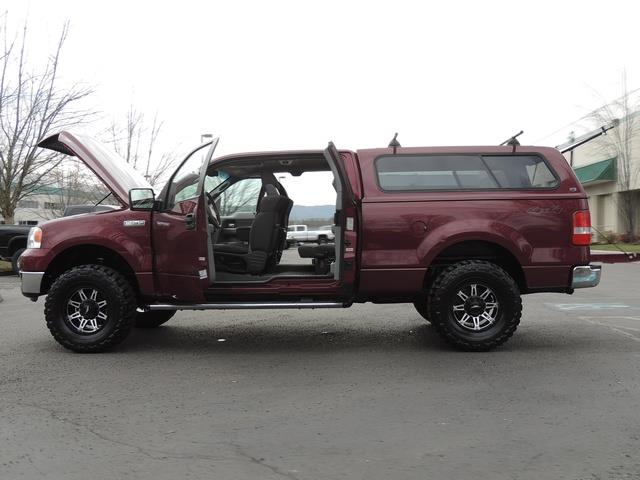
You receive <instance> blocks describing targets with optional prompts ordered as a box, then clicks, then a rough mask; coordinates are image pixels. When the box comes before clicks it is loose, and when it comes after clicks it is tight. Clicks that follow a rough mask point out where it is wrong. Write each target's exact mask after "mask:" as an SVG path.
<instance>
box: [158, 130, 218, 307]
mask: <svg viewBox="0 0 640 480" xmlns="http://www.w3.org/2000/svg"><path fill="white" fill-rule="evenodd" d="M217 144H218V139H217V138H216V139H214V140H212V141H210V142H207V143H205V144H203V145H201V146H200V147H198V148H196V149H195V150H193V151H192V152H191V153H190V154H189V155H187V157H186V158H185V159H184V160H183V161H182V163H181V164H180V166H179V167H178V169H177V170H176V171H175V172H174V174H173V175H172V176H171V178H170V179H169V181H168V182H167V185H166V186H165V188H164V189H163V190H162V192H161V193H160V196H159V200H160V204H161V206H160V211H158V212H154V215H153V248H154V273H155V278H156V281H157V287H158V289H159V290H160V292H161V293H162V295H163V296H164V297H167V298H168V299H169V298H170V299H171V300H173V301H176V302H200V301H203V299H204V296H203V292H204V290H205V289H206V288H207V287H208V286H209V285H210V283H211V282H212V281H213V277H214V276H215V267H214V263H213V253H212V251H211V232H210V228H209V221H208V218H207V199H206V196H205V195H204V179H205V177H206V172H207V167H208V165H209V161H210V160H211V157H212V156H213V152H214V151H215V148H216V146H217ZM207 147H208V148H207Z"/></svg>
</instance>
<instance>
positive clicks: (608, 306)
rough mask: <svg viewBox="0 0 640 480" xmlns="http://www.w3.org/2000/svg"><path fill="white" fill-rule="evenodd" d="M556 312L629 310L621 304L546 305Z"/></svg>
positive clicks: (627, 306)
mask: <svg viewBox="0 0 640 480" xmlns="http://www.w3.org/2000/svg"><path fill="white" fill-rule="evenodd" d="M547 305H550V306H552V307H556V308H557V309H558V310H564V311H574V310H607V309H613V308H630V307H629V305H624V304H622V303H548V304H547Z"/></svg>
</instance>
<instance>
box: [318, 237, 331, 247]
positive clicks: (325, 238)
mask: <svg viewBox="0 0 640 480" xmlns="http://www.w3.org/2000/svg"><path fill="white" fill-rule="evenodd" d="M328 242H329V240H327V237H326V236H325V235H320V236H319V237H318V245H324V244H325V243H328Z"/></svg>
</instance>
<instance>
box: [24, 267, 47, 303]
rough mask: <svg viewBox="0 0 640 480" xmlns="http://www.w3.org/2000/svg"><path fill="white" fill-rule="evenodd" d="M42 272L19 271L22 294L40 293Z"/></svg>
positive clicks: (30, 295) (28, 295) (32, 294)
mask: <svg viewBox="0 0 640 480" xmlns="http://www.w3.org/2000/svg"><path fill="white" fill-rule="evenodd" d="M42 277H44V272H20V280H21V282H22V294H23V295H25V296H27V297H32V296H34V295H40V289H41V286H42Z"/></svg>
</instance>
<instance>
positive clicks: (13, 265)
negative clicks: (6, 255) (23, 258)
mask: <svg viewBox="0 0 640 480" xmlns="http://www.w3.org/2000/svg"><path fill="white" fill-rule="evenodd" d="M25 250H26V249H25V248H21V249H19V250H16V251H15V252H14V254H13V255H12V256H11V268H12V269H13V273H15V274H16V275H18V274H19V273H20V269H19V268H18V260H20V255H22V254H23V253H24V251H25Z"/></svg>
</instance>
